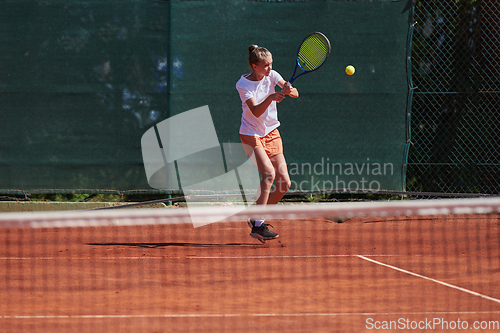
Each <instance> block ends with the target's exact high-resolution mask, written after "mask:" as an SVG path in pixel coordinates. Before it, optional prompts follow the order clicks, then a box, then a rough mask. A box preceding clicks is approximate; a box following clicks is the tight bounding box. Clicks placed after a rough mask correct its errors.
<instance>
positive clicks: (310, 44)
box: [288, 32, 331, 83]
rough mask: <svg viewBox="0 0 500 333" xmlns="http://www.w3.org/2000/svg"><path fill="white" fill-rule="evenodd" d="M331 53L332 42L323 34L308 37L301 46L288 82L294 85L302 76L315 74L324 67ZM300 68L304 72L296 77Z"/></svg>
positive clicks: (313, 34) (318, 33) (316, 33)
mask: <svg viewBox="0 0 500 333" xmlns="http://www.w3.org/2000/svg"><path fill="white" fill-rule="evenodd" d="M330 51H331V46H330V41H329V40H328V38H326V36H325V35H323V34H322V33H321V32H313V33H312V34H310V35H308V36H307V37H306V38H304V40H303V41H302V43H301V44H300V47H299V51H298V52H297V63H296V64H295V70H294V71H293V75H292V78H291V79H290V80H289V81H288V82H289V83H292V82H293V81H295V80H297V79H298V78H299V77H301V76H302V75H304V74H307V73H311V72H314V71H315V70H317V69H318V68H320V67H321V66H323V64H324V63H325V62H326V59H328V56H329V55H330ZM299 68H300V69H301V71H302V72H301V73H299V74H298V75H296V74H297V69H299Z"/></svg>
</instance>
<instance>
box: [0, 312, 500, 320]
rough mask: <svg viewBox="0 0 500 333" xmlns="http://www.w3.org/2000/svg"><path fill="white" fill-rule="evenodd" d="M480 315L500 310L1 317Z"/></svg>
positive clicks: (8, 317)
mask: <svg viewBox="0 0 500 333" xmlns="http://www.w3.org/2000/svg"><path fill="white" fill-rule="evenodd" d="M457 314H460V315H478V314H500V311H438V312H383V313H377V312H331V313H327V312H305V313H244V314H241V313H169V314H157V315H154V314H151V315H146V314H142V315H141V314H137V315H126V314H124V315H46V316H42V315H31V316H30V315H19V316H16V315H13V316H0V319H68V318H81V319H113V318H213V317H313V316H323V317H326V316H329V317H335V316H415V315H457Z"/></svg>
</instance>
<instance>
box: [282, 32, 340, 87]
mask: <svg viewBox="0 0 500 333" xmlns="http://www.w3.org/2000/svg"><path fill="white" fill-rule="evenodd" d="M312 35H320V36H321V37H322V38H323V39H324V40H326V42H327V44H328V53H327V54H326V57H325V60H323V62H322V63H321V65H319V66H318V67H316V68H315V69H312V70H305V69H304V68H303V67H302V65H301V64H300V63H299V52H300V49H301V47H302V44H304V42H305V41H306V40H307V39H308V38H309V37H311V36H312ZM331 50H332V47H331V45H330V40H329V39H328V38H327V37H326V36H325V35H324V34H323V33H321V32H319V31H315V32H312V33H310V34H309V35H307V36H306V37H305V38H304V39H303V40H302V43H300V45H299V49H298V50H297V57H296V61H295V69H294V71H293V75H292V78H291V79H290V80H288V83H290V84H291V83H292V82H293V81H295V80H297V79H298V78H299V77H300V76H302V75H304V74H307V73H311V72H314V71H315V70H317V69H319V68H320V67H321V66H323V65H324V63H325V62H326V60H327V59H328V56H329V55H330V52H331ZM299 67H300V69H301V70H302V73H300V74H299V75H297V76H295V73H296V72H297V68H299Z"/></svg>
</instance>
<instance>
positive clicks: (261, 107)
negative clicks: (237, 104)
mask: <svg viewBox="0 0 500 333" xmlns="http://www.w3.org/2000/svg"><path fill="white" fill-rule="evenodd" d="M283 98H285V94H284V93H283V92H282V91H278V92H275V93H273V94H271V95H269V96H267V97H266V99H265V100H264V101H263V102H262V103H260V104H257V101H256V100H255V98H253V97H252V98H250V99H247V100H246V102H245V103H247V105H248V108H249V109H250V111H252V113H253V115H254V116H255V117H257V118H259V117H260V116H262V115H263V114H264V112H266V110H267V108H268V107H269V105H271V103H272V101H276V102H278V103H279V102H281V101H282V100H283Z"/></svg>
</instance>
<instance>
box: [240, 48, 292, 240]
mask: <svg viewBox="0 0 500 333" xmlns="http://www.w3.org/2000/svg"><path fill="white" fill-rule="evenodd" d="M248 51H249V58H248V61H249V65H250V68H251V69H252V71H251V72H250V73H248V74H244V75H242V76H241V78H240V79H239V80H238V82H237V83H236V89H237V90H238V93H239V94H240V98H241V104H242V108H243V114H242V116H241V126H240V138H241V142H242V144H243V147H244V149H245V152H246V154H247V156H248V157H252V159H253V161H254V162H255V164H256V165H257V168H258V169H259V171H260V173H261V175H262V181H261V183H260V185H259V191H258V193H257V201H256V204H258V205H272V204H276V203H278V202H279V201H280V200H281V198H283V196H284V195H285V193H286V191H287V190H288V188H289V187H290V176H289V175H288V169H287V166H286V161H285V157H284V156H283V145H282V141H281V136H280V133H279V132H278V126H279V125H280V122H279V121H278V111H277V109H276V103H279V102H281V101H282V100H283V99H284V98H285V96H286V95H288V96H291V97H294V98H297V97H299V93H298V91H297V89H295V88H294V87H292V86H291V85H290V84H289V83H287V82H286V81H285V80H283V78H282V77H281V75H280V74H279V73H278V72H276V71H274V70H273V69H272V68H273V57H272V55H271V53H270V52H269V51H268V50H267V49H266V48H264V47H259V46H257V45H251V46H250V47H249V48H248ZM276 85H277V86H279V87H280V88H281V89H282V90H281V91H280V92H275V87H276ZM273 182H275V186H274V188H273V189H272V185H273ZM271 189H272V190H271ZM248 224H249V226H250V228H252V232H251V234H250V236H252V237H254V238H257V239H258V240H260V241H261V242H263V243H264V242H265V241H266V240H269V239H273V238H276V237H278V234H277V233H275V232H273V231H271V230H269V229H268V228H267V226H266V224H265V223H264V219H263V218H259V219H250V220H249V221H248Z"/></svg>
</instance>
